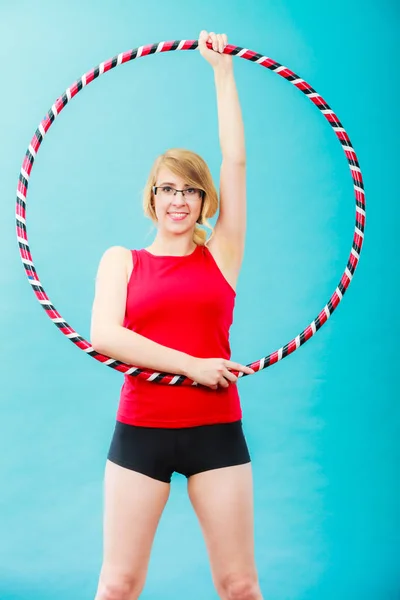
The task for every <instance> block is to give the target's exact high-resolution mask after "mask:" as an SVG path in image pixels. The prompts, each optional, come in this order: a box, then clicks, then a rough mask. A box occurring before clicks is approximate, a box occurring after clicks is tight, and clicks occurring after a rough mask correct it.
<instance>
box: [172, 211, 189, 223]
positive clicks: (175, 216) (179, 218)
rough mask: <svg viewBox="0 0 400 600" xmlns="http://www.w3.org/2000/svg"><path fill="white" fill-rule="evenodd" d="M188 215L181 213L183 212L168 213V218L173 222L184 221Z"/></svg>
mask: <svg viewBox="0 0 400 600" xmlns="http://www.w3.org/2000/svg"><path fill="white" fill-rule="evenodd" d="M188 214H189V213H183V212H169V213H168V216H169V217H170V218H171V219H172V220H173V221H183V219H185V218H186V217H187V216H188Z"/></svg>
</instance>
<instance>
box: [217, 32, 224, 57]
mask: <svg viewBox="0 0 400 600" xmlns="http://www.w3.org/2000/svg"><path fill="white" fill-rule="evenodd" d="M224 48H225V41H224V36H223V34H222V33H220V34H219V35H218V51H219V52H220V53H221V54H222V53H223V51H224Z"/></svg>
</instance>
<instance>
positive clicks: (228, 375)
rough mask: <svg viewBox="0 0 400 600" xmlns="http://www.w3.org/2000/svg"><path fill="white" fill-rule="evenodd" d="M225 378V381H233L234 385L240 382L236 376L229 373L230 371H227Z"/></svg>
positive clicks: (224, 374) (224, 373)
mask: <svg viewBox="0 0 400 600" xmlns="http://www.w3.org/2000/svg"><path fill="white" fill-rule="evenodd" d="M223 376H224V377H225V379H227V380H228V381H231V382H232V383H236V382H237V380H238V378H237V377H236V375H234V374H233V373H231V372H230V371H228V369H225V371H224V372H223Z"/></svg>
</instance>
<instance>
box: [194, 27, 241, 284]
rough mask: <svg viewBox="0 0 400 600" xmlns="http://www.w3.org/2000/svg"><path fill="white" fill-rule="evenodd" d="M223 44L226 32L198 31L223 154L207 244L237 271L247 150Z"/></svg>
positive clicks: (232, 79)
mask: <svg viewBox="0 0 400 600" xmlns="http://www.w3.org/2000/svg"><path fill="white" fill-rule="evenodd" d="M207 41H211V42H212V43H213V50H209V49H208V48H207V46H206V42H207ZM226 43H227V37H226V35H225V34H222V35H216V34H214V33H211V34H207V32H202V33H201V34H200V38H199V49H200V52H201V54H202V55H203V56H204V58H206V60H208V62H209V63H210V64H211V65H212V67H213V69H214V79H215V88H216V94H217V108H218V125H219V140H220V146H221V153H222V164H221V172H220V212H219V217H218V220H217V223H216V226H215V231H214V235H213V236H212V238H211V240H210V242H209V244H208V247H209V249H210V250H211V251H212V252H215V253H216V254H217V255H218V256H221V257H222V258H223V262H224V263H225V264H226V266H227V267H228V269H232V270H233V271H237V273H238V272H239V269H240V266H241V263H242V260H243V254H244V245H245V235H246V150H245V136H244V126H243V118H242V111H241V108H240V102H239V96H238V91H237V87H236V82H235V77H234V72H233V64H232V57H231V56H229V55H226V54H222V51H223V49H224V47H225V46H226Z"/></svg>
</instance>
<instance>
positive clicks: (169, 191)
mask: <svg viewBox="0 0 400 600" xmlns="http://www.w3.org/2000/svg"><path fill="white" fill-rule="evenodd" d="M153 192H154V194H157V192H159V193H160V195H162V196H165V197H167V198H172V196H176V194H177V193H178V192H180V193H181V194H182V196H183V197H184V198H190V199H192V200H198V199H199V198H202V197H203V194H204V192H203V190H200V189H199V188H186V190H177V189H176V188H173V187H171V186H170V185H162V186H155V185H154V186H153Z"/></svg>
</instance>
